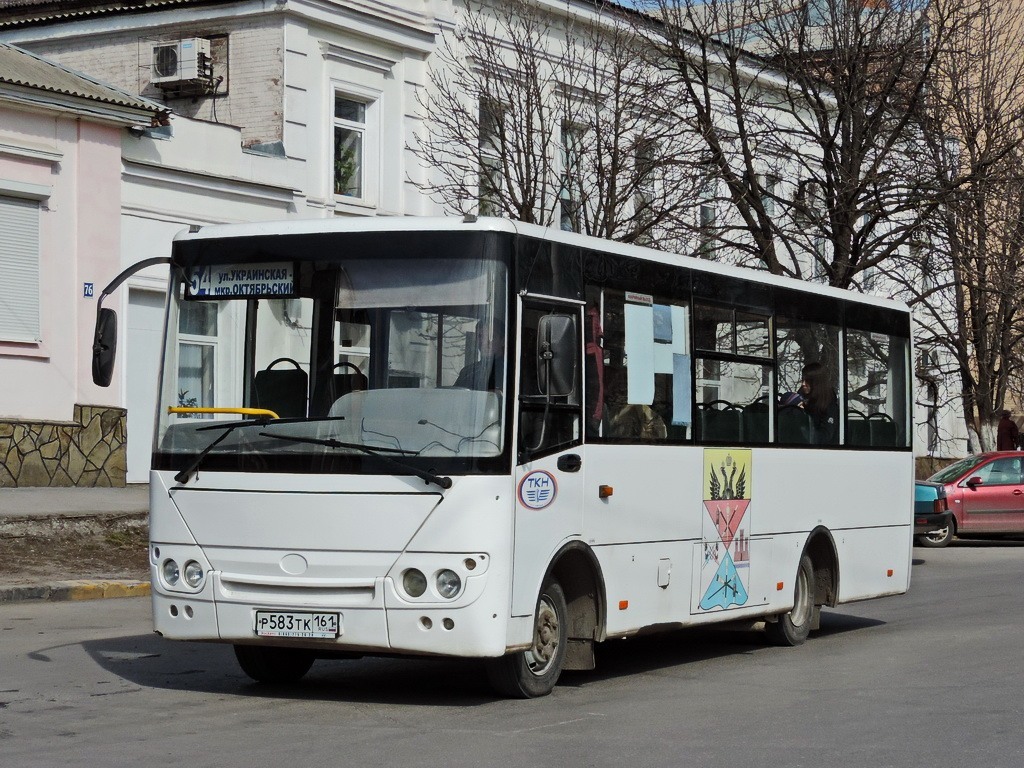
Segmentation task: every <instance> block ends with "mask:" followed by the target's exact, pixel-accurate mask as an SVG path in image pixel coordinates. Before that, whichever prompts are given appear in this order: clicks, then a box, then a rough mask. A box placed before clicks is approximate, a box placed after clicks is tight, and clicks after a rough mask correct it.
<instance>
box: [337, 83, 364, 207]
mask: <svg viewBox="0 0 1024 768" xmlns="http://www.w3.org/2000/svg"><path fill="white" fill-rule="evenodd" d="M366 107H367V105H366V104H365V103H364V102H361V101H356V100H355V99H352V98H349V97H348V96H343V95H340V94H339V95H336V96H335V97H334V194H336V195H342V196H344V197H358V198H362V197H364V185H365V179H364V172H365V170H364V169H365V157H364V152H365V136H366Z"/></svg>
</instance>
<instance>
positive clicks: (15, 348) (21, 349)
mask: <svg viewBox="0 0 1024 768" xmlns="http://www.w3.org/2000/svg"><path fill="white" fill-rule="evenodd" d="M0 357H27V358H32V359H35V360H49V359H50V352H49V350H48V349H46V347H45V346H44V345H43V343H42V342H41V341H4V340H2V339H0Z"/></svg>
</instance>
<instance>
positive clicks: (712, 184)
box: [697, 177, 718, 259]
mask: <svg viewBox="0 0 1024 768" xmlns="http://www.w3.org/2000/svg"><path fill="white" fill-rule="evenodd" d="M717 195H718V180H717V179H716V178H714V177H710V178H707V179H705V180H704V183H703V184H702V185H701V191H700V200H701V203H700V207H699V208H698V214H697V216H698V219H697V237H698V243H697V252H698V255H699V256H700V258H702V259H710V258H711V256H712V254H713V253H714V249H715V234H716V230H717V222H718V211H717V209H716V207H715V206H716V198H717Z"/></svg>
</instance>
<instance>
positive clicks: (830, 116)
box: [647, 0, 969, 289]
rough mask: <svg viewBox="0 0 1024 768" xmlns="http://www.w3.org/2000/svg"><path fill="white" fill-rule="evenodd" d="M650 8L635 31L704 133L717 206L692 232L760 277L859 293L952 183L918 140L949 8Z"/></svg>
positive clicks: (787, 4)
mask: <svg viewBox="0 0 1024 768" xmlns="http://www.w3.org/2000/svg"><path fill="white" fill-rule="evenodd" d="M654 2H655V6H654V7H653V8H652V9H651V13H652V15H653V16H656V17H657V19H658V20H659V23H657V24H653V25H648V27H647V29H648V35H649V39H650V41H651V43H652V46H653V47H654V48H655V49H657V51H658V56H659V58H660V60H661V61H663V62H665V63H666V65H667V66H669V67H670V68H671V70H672V72H673V75H674V79H675V81H676V83H677V87H678V90H679V93H680V94H681V96H682V100H683V104H684V105H685V107H686V109H687V113H686V115H685V117H686V119H688V120H695V121H696V124H697V126H698V129H699V132H700V135H701V137H702V138H703V140H704V143H705V161H706V162H705V164H704V165H703V172H704V173H705V174H706V177H707V179H708V184H707V186H706V190H707V193H706V199H707V200H708V201H709V204H713V205H716V206H717V208H718V209H719V211H718V213H717V216H716V218H715V220H714V221H713V222H711V223H710V226H709V222H708V221H707V220H706V218H705V220H702V221H699V222H696V223H695V226H696V236H697V237H698V239H703V240H708V239H709V238H713V239H714V250H717V251H718V252H719V253H720V254H721V255H722V256H723V257H725V258H730V259H733V260H738V261H741V262H744V263H752V264H758V265H760V266H762V267H763V268H766V269H768V270H769V271H771V272H775V273H779V274H788V275H792V276H796V277H802V278H813V279H819V280H822V281H823V282H827V283H829V284H830V285H834V286H838V287H843V288H851V287H852V288H862V289H863V288H871V287H872V285H873V280H874V279H875V277H876V276H877V275H879V274H881V273H884V272H886V271H887V269H888V268H889V267H890V266H891V265H892V263H894V262H893V261H892V260H894V259H898V257H900V256H901V254H905V253H906V250H907V248H908V246H909V243H910V242H911V241H912V239H913V237H914V236H915V233H916V232H917V231H918V230H919V228H920V226H921V222H922V220H923V219H924V218H925V217H927V216H928V215H930V214H931V213H932V212H933V211H934V209H935V208H936V207H937V206H938V205H940V204H941V203H942V201H943V200H945V199H946V198H947V197H948V196H949V195H950V194H951V192H952V191H953V190H955V189H956V188H957V186H958V185H960V184H961V183H962V182H963V178H962V176H957V177H956V178H953V179H949V178H940V177H939V176H938V175H937V174H936V173H935V169H934V166H933V158H932V157H931V155H930V154H929V153H928V152H927V151H926V147H925V146H924V145H923V144H922V143H921V141H920V130H921V129H920V121H921V115H922V111H923V106H924V95H925V94H926V92H927V89H928V87H929V85H930V83H931V81H932V77H933V74H934V67H935V61H936V58H937V56H938V53H939V52H940V51H941V50H943V49H944V46H945V44H946V40H947V38H948V37H949V36H950V35H951V34H952V31H953V30H954V29H956V28H957V26H958V25H960V24H962V23H963V21H962V19H961V17H960V16H957V15H955V14H951V13H949V12H947V10H946V8H945V5H946V3H945V2H941V1H940V2H938V3H929V4H928V5H929V9H928V11H927V12H926V11H925V10H923V9H922V3H920V2H885V3H874V2H872V3H868V2H848V0H810V2H801V3H797V2H793V1H792V0H706V1H705V0H654ZM956 2H960V0H956ZM940 5H941V6H942V8H941V9H940V10H936V9H935V8H932V6H935V7H936V8H937V7H938V6H940ZM933 11H934V12H933ZM940 11H941V12H940ZM657 61H658V60H657V59H655V60H653V62H652V63H655V64H656V63H657ZM966 172H967V173H969V170H968V171H966Z"/></svg>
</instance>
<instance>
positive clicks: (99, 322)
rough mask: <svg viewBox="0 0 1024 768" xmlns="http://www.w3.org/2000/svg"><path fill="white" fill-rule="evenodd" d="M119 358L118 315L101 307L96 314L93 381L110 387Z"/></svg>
mask: <svg viewBox="0 0 1024 768" xmlns="http://www.w3.org/2000/svg"><path fill="white" fill-rule="evenodd" d="M116 356H117V313H116V312H115V311H114V310H112V309H107V308H106V307H100V308H99V309H98V310H97V312H96V332H95V333H94V334H93V337H92V380H93V383H94V384H96V385H97V386H100V387H109V386H110V379H111V378H112V377H113V375H114V358H115V357H116Z"/></svg>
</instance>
